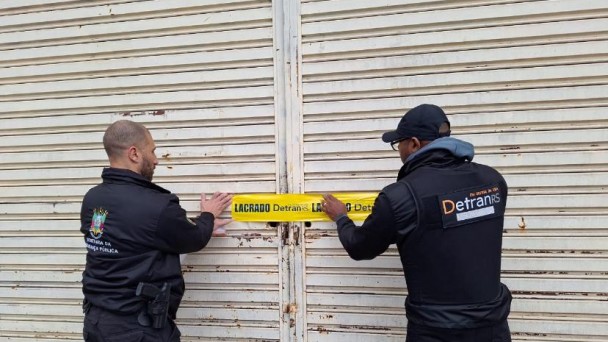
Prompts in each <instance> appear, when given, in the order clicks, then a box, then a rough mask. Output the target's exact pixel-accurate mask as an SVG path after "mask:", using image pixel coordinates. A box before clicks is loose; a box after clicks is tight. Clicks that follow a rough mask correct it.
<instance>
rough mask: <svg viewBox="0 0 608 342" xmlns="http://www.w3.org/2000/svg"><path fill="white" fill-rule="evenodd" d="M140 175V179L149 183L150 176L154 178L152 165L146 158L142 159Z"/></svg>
mask: <svg viewBox="0 0 608 342" xmlns="http://www.w3.org/2000/svg"><path fill="white" fill-rule="evenodd" d="M140 173H141V175H142V177H144V178H145V179H147V180H148V181H150V182H151V181H152V176H154V163H152V162H150V160H149V159H148V158H144V160H143V164H142V166H141V172H140Z"/></svg>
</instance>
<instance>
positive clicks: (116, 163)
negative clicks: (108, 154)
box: [110, 160, 141, 174]
mask: <svg viewBox="0 0 608 342" xmlns="http://www.w3.org/2000/svg"><path fill="white" fill-rule="evenodd" d="M110 167H111V168H115V169H125V170H129V171H133V172H135V173H137V174H141V173H140V172H139V170H138V169H137V165H134V164H132V163H125V162H124V161H122V160H110Z"/></svg>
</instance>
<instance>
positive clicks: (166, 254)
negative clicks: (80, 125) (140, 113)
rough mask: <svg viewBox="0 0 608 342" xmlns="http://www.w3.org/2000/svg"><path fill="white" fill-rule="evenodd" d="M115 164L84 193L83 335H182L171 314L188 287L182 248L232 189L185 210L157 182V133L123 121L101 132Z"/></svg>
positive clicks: (93, 341) (94, 340)
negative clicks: (195, 212)
mask: <svg viewBox="0 0 608 342" xmlns="http://www.w3.org/2000/svg"><path fill="white" fill-rule="evenodd" d="M103 144H104V148H105V150H106V153H107V155H108V159H109V161H110V167H109V168H105V169H104V170H103V172H102V174H101V177H102V180H103V182H102V183H101V184H99V185H97V186H95V187H94V188H92V189H91V190H89V191H88V192H87V194H86V195H85V197H84V199H83V202H82V209H81V212H80V221H81V227H80V231H81V232H82V233H83V234H84V240H85V244H86V248H87V262H86V267H85V270H84V272H83V274H82V292H83V293H84V297H85V299H84V304H83V307H84V311H85V319H84V330H83V335H84V340H85V341H87V342H98V341H99V342H101V341H103V342H109V341H117V342H118V341H120V342H128V341H171V342H175V341H179V340H180V332H179V329H177V327H176V326H175V323H174V320H175V316H176V312H177V309H178V307H179V304H180V301H181V299H182V296H183V294H184V290H185V286H184V278H183V276H182V273H181V264H180V256H179V255H180V254H184V253H192V252H196V251H198V250H201V249H202V248H203V247H205V245H206V244H207V242H209V240H210V238H211V236H212V234H213V232H214V229H218V228H220V227H222V226H224V225H225V224H227V223H228V222H229V220H220V219H218V216H219V215H220V213H221V212H222V211H223V210H224V209H225V208H226V207H227V206H228V205H229V204H230V201H231V198H232V196H231V195H229V194H225V193H215V194H213V196H212V197H211V198H210V199H206V198H205V195H204V194H202V196H201V202H200V205H201V214H200V216H199V217H197V218H196V219H194V220H190V219H188V218H187V217H186V211H185V210H184V209H183V208H182V207H181V206H180V204H179V199H178V198H177V196H175V195H174V194H172V193H171V192H169V191H168V190H165V189H163V188H162V187H160V186H158V185H156V184H154V183H152V176H153V175H154V169H155V167H156V165H157V164H158V159H157V158H156V155H155V150H156V146H155V144H154V140H153V139H152V135H151V134H150V132H149V131H148V130H147V129H146V127H144V126H143V125H141V124H139V123H136V122H132V121H127V120H121V121H117V122H115V123H113V124H111V125H110V126H109V127H108V128H107V130H106V132H105V134H104V137H103Z"/></svg>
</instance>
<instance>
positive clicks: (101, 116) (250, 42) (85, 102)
mask: <svg viewBox="0 0 608 342" xmlns="http://www.w3.org/2000/svg"><path fill="white" fill-rule="evenodd" d="M272 17H273V9H272V3H271V1H270V0H205V1H117V0H115V1H111V0H108V1H67V0H63V1H60V0H55V1H50V0H49V1H44V2H42V1H30V0H27V1H23V0H20V1H3V2H2V3H0V102H1V104H2V105H1V108H0V214H1V217H0V236H1V238H0V340H3V341H6V340H11V341H13V340H14V341H64V340H81V339H82V314H81V308H80V304H81V299H82V293H81V285H80V280H81V272H82V269H83V264H84V260H85V259H84V255H85V251H86V250H85V248H84V245H83V241H82V237H81V234H80V233H79V231H78V229H79V221H78V216H79V210H80V201H81V199H82V196H83V195H84V193H85V192H86V190H87V189H89V188H90V187H91V186H93V185H94V184H97V183H98V182H99V181H100V173H101V169H102V167H103V166H105V165H107V160H106V156H105V153H104V151H103V148H102V145H101V138H102V135H103V131H104V130H105V128H106V127H107V126H108V124H110V123H111V122H113V121H115V120H118V119H122V118H127V119H132V120H136V121H139V122H142V123H144V124H145V125H146V126H147V127H148V128H150V130H151V133H152V136H153V137H154V138H155V140H156V143H157V145H158V150H157V155H158V156H159V159H160V165H159V166H158V167H157V169H156V175H155V181H156V182H157V183H159V184H160V185H161V186H164V187H166V188H168V189H170V190H172V191H173V192H175V193H177V194H178V195H179V196H180V198H181V200H182V205H183V206H184V207H185V208H186V209H187V210H188V211H189V212H190V214H192V216H194V215H195V214H196V211H197V210H198V198H199V194H200V192H213V191H229V192H235V193H245V192H271V193H274V192H276V191H278V190H279V186H280V184H279V183H278V182H277V179H278V178H279V177H277V173H278V171H277V169H278V167H277V163H276V161H275V160H276V157H277V153H278V147H277V144H276V143H275V141H276V136H277V127H276V125H275V107H274V102H275V96H276V94H275V91H274V77H275V76H274V71H273V59H274V58H275V54H276V53H275V50H274V47H273V41H274V36H273V35H274V31H273V22H272ZM229 233H230V235H232V236H233V237H230V238H219V239H215V240H213V241H212V242H211V243H210V245H209V246H208V247H207V248H206V249H205V250H204V252H202V253H195V254H192V255H188V256H186V257H185V260H184V272H185V274H184V275H185V278H186V284H187V290H186V295H185V298H184V300H183V302H182V305H181V308H180V310H179V313H178V324H179V326H180V329H181V330H182V333H183V335H184V337H183V339H182V340H184V341H189V340H196V341H201V340H204V341H217V340H220V339H222V340H231V341H236V340H245V339H246V340H251V339H257V340H264V341H275V340H277V341H278V340H279V339H281V336H280V334H281V333H283V332H284V331H286V330H285V324H283V321H282V320H283V317H282V312H283V310H282V309H281V303H282V302H283V299H282V298H283V297H284V296H286V293H287V292H286V291H284V290H283V289H282V288H281V284H282V283H284V281H283V280H282V278H283V277H284V276H285V274H284V272H283V271H282V268H281V267H282V265H283V264H282V263H281V259H283V258H282V257H281V254H282V253H283V252H282V248H281V239H280V238H279V236H278V234H277V229H276V228H271V227H266V226H264V225H261V224H245V223H233V224H231V225H230V227H229ZM286 328H287V331H288V329H289V327H288V326H287V327H286Z"/></svg>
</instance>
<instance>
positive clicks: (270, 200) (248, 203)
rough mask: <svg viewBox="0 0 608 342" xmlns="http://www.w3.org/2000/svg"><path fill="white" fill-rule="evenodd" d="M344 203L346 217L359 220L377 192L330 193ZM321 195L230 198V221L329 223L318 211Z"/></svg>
mask: <svg viewBox="0 0 608 342" xmlns="http://www.w3.org/2000/svg"><path fill="white" fill-rule="evenodd" d="M333 195H334V196H335V197H336V198H338V199H339V200H341V201H342V202H344V204H345V205H346V209H347V211H348V217H350V218H351V219H352V220H355V221H363V220H365V218H366V217H367V216H368V215H369V214H370V213H371V211H372V207H373V205H374V201H375V200H376V197H377V196H378V194H377V193H338V194H333ZM322 199H323V196H322V195H321V194H299V195H298V194H278V195H277V194H249V195H235V196H234V197H233V198H232V218H233V219H234V220H236V221H250V222H291V221H331V219H330V218H329V217H328V216H327V215H326V214H325V213H324V212H323V211H322V210H321V200H322Z"/></svg>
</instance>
